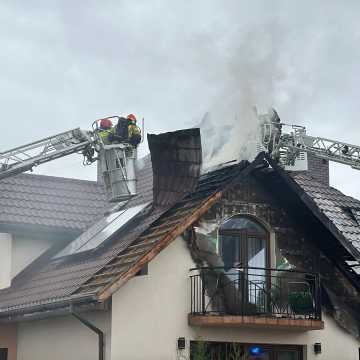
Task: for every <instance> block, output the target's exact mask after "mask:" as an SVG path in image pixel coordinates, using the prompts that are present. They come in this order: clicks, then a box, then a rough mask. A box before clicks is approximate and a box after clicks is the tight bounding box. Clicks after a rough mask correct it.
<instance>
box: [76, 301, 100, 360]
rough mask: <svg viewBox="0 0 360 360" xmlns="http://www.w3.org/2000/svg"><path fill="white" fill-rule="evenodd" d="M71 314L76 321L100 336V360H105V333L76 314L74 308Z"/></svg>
mask: <svg viewBox="0 0 360 360" xmlns="http://www.w3.org/2000/svg"><path fill="white" fill-rule="evenodd" d="M70 313H71V315H72V316H74V317H75V318H76V319H78V320H79V321H80V322H81V323H82V324H83V325H85V326H86V327H88V328H89V329H90V330H91V331H93V332H94V333H96V334H97V335H98V339H99V345H98V347H99V357H98V359H99V360H104V359H105V354H104V333H103V332H102V331H101V330H100V329H99V328H98V327H96V326H95V325H94V324H92V323H91V322H90V321H88V320H86V319H84V318H83V317H82V316H81V315H80V314H78V313H76V312H75V311H74V310H73V309H72V307H71V308H70Z"/></svg>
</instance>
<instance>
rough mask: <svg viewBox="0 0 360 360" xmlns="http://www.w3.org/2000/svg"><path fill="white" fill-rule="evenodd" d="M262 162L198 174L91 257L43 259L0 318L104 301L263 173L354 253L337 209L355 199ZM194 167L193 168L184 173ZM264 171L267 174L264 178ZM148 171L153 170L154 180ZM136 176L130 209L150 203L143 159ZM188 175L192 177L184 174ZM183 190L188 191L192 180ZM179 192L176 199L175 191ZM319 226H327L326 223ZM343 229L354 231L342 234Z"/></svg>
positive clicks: (5, 293)
mask: <svg viewBox="0 0 360 360" xmlns="http://www.w3.org/2000/svg"><path fill="white" fill-rule="evenodd" d="M192 136H194V134H192ZM182 145H184V143H183V144H182ZM189 151H191V150H190V149H189ZM269 161H270V160H269V159H268V158H267V157H266V155H265V154H264V153H261V154H259V155H258V156H257V158H256V159H255V160H254V161H253V162H252V163H248V162H246V161H243V162H241V163H238V164H235V165H230V166H226V167H223V168H220V169H218V170H215V171H212V172H209V173H206V174H204V175H202V176H201V177H200V178H199V181H198V182H197V184H196V186H194V189H193V190H192V191H191V192H190V193H188V194H187V195H185V196H182V197H181V198H177V199H175V200H174V202H173V203H167V204H166V205H157V206H153V207H151V208H150V209H149V211H148V212H146V213H142V214H141V215H140V216H137V217H136V218H135V219H134V220H133V221H132V222H131V224H130V225H129V226H128V227H127V228H126V229H122V230H121V231H120V232H119V233H117V235H116V238H114V239H113V240H112V241H111V242H108V243H106V244H105V245H104V246H103V247H102V248H100V249H98V250H97V251H92V252H90V253H88V254H86V256H78V255H76V256H75V255H71V256H67V257H65V258H62V259H50V258H49V259H47V261H46V262H44V263H43V264H42V265H41V266H38V267H37V268H36V269H35V270H34V271H28V272H25V273H24V275H23V276H22V277H21V278H19V279H16V281H15V282H14V284H13V285H12V287H11V288H9V289H5V290H2V291H0V318H1V317H2V318H4V317H5V318H8V317H9V316H15V317H16V316H17V315H21V314H24V313H35V312H37V311H43V310H44V309H45V310H46V309H51V308H58V307H61V306H64V304H65V305H66V304H69V303H81V302H90V301H93V302H99V301H105V300H106V299H108V298H109V297H110V296H111V295H112V294H113V293H114V292H115V291H116V290H117V289H119V288H120V287H121V286H122V285H123V284H124V283H126V282H127V281H128V280H129V279H130V278H131V277H133V276H134V275H136V274H137V273H138V272H139V270H141V269H142V268H143V266H144V265H146V264H147V263H148V262H149V261H151V260H152V259H153V258H154V257H155V256H156V255H157V254H158V253H159V252H160V251H161V250H162V249H164V248H165V247H166V246H167V245H168V244H169V243H171V242H172V241H173V240H174V239H175V238H176V237H178V236H179V235H181V234H182V233H183V232H184V231H185V230H187V229H188V228H189V227H190V226H191V225H192V224H194V223H195V222H196V221H197V220H198V219H199V218H200V217H201V216H202V215H204V214H205V213H206V212H207V211H208V210H209V209H210V208H211V206H213V205H214V204H216V203H217V202H218V201H219V200H220V199H221V198H222V196H223V194H224V193H225V192H226V191H227V190H228V189H229V188H230V187H231V186H232V185H233V184H235V183H236V182H238V181H239V179H241V178H243V177H246V176H248V175H249V174H255V173H256V174H258V173H261V172H262V171H263V170H264V174H266V175H265V176H266V177H267V176H268V174H271V176H272V177H273V178H276V179H277V180H278V179H285V180H286V181H285V182H284V183H281V184H282V186H286V187H287V188H288V191H289V192H288V193H286V194H285V197H286V196H287V195H288V194H290V192H291V193H292V194H293V195H294V194H295V190H294V189H295V187H296V191H297V192H296V194H297V195H298V198H299V199H300V200H301V201H303V200H304V199H305V200H306V201H305V200H304V201H305V202H306V206H307V207H306V209H307V212H308V213H310V212H312V211H315V210H314V209H316V211H317V212H318V213H319V214H321V216H323V218H322V221H323V224H324V226H330V227H336V229H337V231H338V233H337V234H338V235H340V234H342V236H343V238H344V239H345V241H347V242H348V243H350V242H351V244H350V245H351V247H355V246H357V242H358V241H359V237H358V236H357V235H356V234H358V232H357V230H358V229H360V225H359V224H357V225H356V223H355V220H354V219H351V216H350V215H349V217H348V215H347V210H344V209H347V207H349V206H351V208H354V209H358V208H357V207H358V204H359V203H360V202H359V201H358V200H355V199H352V198H349V197H347V196H345V195H343V194H342V193H340V192H339V191H337V190H335V189H333V188H330V187H328V186H326V185H323V184H320V183H317V182H316V181H314V180H313V179H311V178H309V177H308V176H307V175H304V174H301V175H300V174H292V175H289V174H288V173H286V172H285V171H283V170H282V169H280V168H277V167H276V165H275V164H270V163H269ZM195 163H196V161H195V162H194V163H191V164H189V166H190V167H191V166H193V165H194V164H195ZM269 164H270V166H269ZM266 169H267V170H271V171H268V172H267V173H266V172H265V170H266ZM156 171H157V170H156V169H155V171H154V173H155V174H156V173H157V172H156ZM160 173H161V172H160ZM138 174H139V195H138V196H137V197H135V198H134V199H133V200H131V202H130V205H131V206H133V205H136V204H139V203H144V202H147V201H149V200H150V199H152V191H153V186H152V175H151V174H152V165H151V162H150V160H149V159H146V160H145V161H144V164H143V167H142V168H141V169H140V171H139V173H138ZM189 174H190V176H191V177H192V173H191V171H190V172H189ZM170 178H171V177H170ZM190 183H191V184H193V182H192V180H191V181H190ZM284 184H285V185H284ZM161 188H162V187H161ZM163 189H165V188H163ZM166 189H167V188H166ZM180 190H181V189H180ZM179 193H181V194H184V192H183V189H182V190H181V191H179ZM171 196H173V195H171ZM293 197H294V196H293ZM161 198H162V199H163V197H161ZM294 198H295V197H294ZM150 201H151V200H150ZM305 202H304V203H305ZM309 202H311V204H312V205H311V206H310V205H309V204H310V203H309ZM343 211H344V212H343ZM336 213H339V214H340V219H342V220H341V222H340V221H338V220H336V221H335V214H336ZM324 219H328V223H327V224H326V222H325V221H324ZM331 219H333V220H331ZM333 221H334V223H333ZM350 224H351V227H354V229H352V228H350ZM354 234H355V235H354ZM335 235H336V234H335ZM344 239H342V240H341V241H343V240H344ZM339 241H340V238H339ZM359 259H360V256H359Z"/></svg>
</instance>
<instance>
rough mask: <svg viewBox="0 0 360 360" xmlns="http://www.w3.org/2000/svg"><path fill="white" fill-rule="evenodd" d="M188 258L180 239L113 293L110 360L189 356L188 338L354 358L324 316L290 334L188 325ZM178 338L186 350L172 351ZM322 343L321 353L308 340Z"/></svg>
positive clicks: (351, 344) (350, 345) (314, 358)
mask: <svg viewBox="0 0 360 360" xmlns="http://www.w3.org/2000/svg"><path fill="white" fill-rule="evenodd" d="M193 266H194V264H193V261H192V259H191V257H190V253H189V251H188V249H187V247H186V244H185V242H184V241H183V240H182V239H181V238H178V239H176V240H175V241H174V242H173V243H172V244H171V245H169V246H168V247H167V248H166V249H165V250H163V251H162V252H161V253H160V254H159V255H158V256H157V257H156V258H155V259H154V260H153V261H152V262H151V263H150V264H149V270H148V272H149V274H148V275H145V276H138V277H135V278H133V279H132V280H130V281H129V282H128V283H127V284H126V285H125V286H123V287H122V288H121V289H120V290H119V291H118V292H116V293H115V294H114V295H113V301H112V331H111V336H112V341H111V342H112V351H111V360H122V359H127V360H145V359H146V360H175V359H188V355H189V354H188V351H189V341H190V340H196V339H201V340H213V341H236V342H243V343H257V344H259V343H270V344H271V343H273V344H293V345H307V348H306V353H307V358H306V359H307V360H339V359H341V360H358V356H359V355H358V354H359V350H358V348H359V346H360V343H359V341H357V340H356V339H355V338H353V337H352V336H350V335H348V334H347V333H345V332H344V331H343V330H342V329H340V328H339V327H338V326H337V325H336V324H335V322H334V321H333V320H332V319H331V318H329V317H328V316H324V320H325V330H319V331H309V332H296V331H293V332H289V331H274V330H265V329H264V330H249V329H240V328H222V329H221V328H192V327H189V326H188V323H187V314H188V312H189V309H190V288H189V281H188V277H189V269H190V268H191V267H193ZM179 337H185V338H186V340H187V350H186V351H185V352H183V353H182V354H181V355H185V357H181V356H180V354H178V353H177V350H176V343H177V339H178V338H179ZM316 342H321V343H322V349H323V350H322V354H320V355H315V354H314V353H313V344H314V343H316Z"/></svg>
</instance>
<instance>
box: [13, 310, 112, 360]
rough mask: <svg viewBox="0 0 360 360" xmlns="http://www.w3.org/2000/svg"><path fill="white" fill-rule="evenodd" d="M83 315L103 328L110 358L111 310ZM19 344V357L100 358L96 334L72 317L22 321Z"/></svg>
mask: <svg viewBox="0 0 360 360" xmlns="http://www.w3.org/2000/svg"><path fill="white" fill-rule="evenodd" d="M81 315H82V316H83V317H84V318H86V319H87V320H89V321H91V322H92V323H93V324H94V325H95V326H97V327H98V328H100V329H101V330H102V331H104V333H105V352H106V355H105V359H110V357H111V335H110V332H111V316H110V313H109V312H92V313H88V314H81ZM17 346H18V355H17V360H64V359H69V360H72V359H74V360H98V337H97V335H96V334H95V333H94V332H92V331H91V330H90V329H88V328H87V327H86V326H85V325H83V324H82V323H81V322H80V321H79V320H77V319H75V318H74V317H72V316H62V317H53V318H48V319H45V320H36V321H27V322H23V323H19V324H18V344H17ZM9 360H10V359H9ZM14 360H15V359H14Z"/></svg>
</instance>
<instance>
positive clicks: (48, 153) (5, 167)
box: [0, 116, 144, 202]
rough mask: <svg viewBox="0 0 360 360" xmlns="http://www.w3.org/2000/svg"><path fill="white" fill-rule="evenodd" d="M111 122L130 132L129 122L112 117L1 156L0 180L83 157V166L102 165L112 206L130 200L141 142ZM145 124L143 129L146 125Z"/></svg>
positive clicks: (133, 194) (1, 153)
mask: <svg viewBox="0 0 360 360" xmlns="http://www.w3.org/2000/svg"><path fill="white" fill-rule="evenodd" d="M104 120H105V121H106V122H107V124H109V123H110V129H111V131H110V130H109V129H105V128H104V126H103V127H102V126H101V122H102V121H104ZM112 120H117V122H118V123H117V126H119V124H121V125H122V126H123V127H122V129H124V126H125V129H128V126H129V125H128V120H127V119H126V118H123V117H119V116H110V117H107V118H102V119H98V120H96V121H94V122H93V124H92V131H84V130H81V129H80V128H76V129H73V130H69V131H65V132H62V133H60V134H56V135H53V136H49V137H47V138H44V139H41V140H38V141H35V142H32V143H29V144H26V145H22V146H18V147H16V148H14V149H11V150H7V151H4V152H0V180H1V179H4V178H7V177H9V176H14V175H18V174H21V173H23V172H25V171H29V170H32V169H33V168H34V167H35V166H38V165H40V164H44V163H46V162H49V161H52V160H55V159H59V158H62V157H64V156H67V155H71V154H75V153H80V154H82V155H83V156H84V161H83V165H90V164H92V163H93V162H95V161H98V162H99V170H100V172H101V174H102V177H103V183H104V186H105V189H106V192H107V194H108V200H109V201H110V202H123V201H127V200H129V199H131V198H132V197H133V196H135V195H136V173H135V162H136V159H137V145H138V142H139V141H138V142H137V143H136V144H135V143H134V142H133V141H132V140H133V139H132V140H131V139H130V136H129V134H128V131H126V132H125V133H127V134H128V135H124V133H121V134H120V133H119V134H118V132H117V130H116V129H118V128H117V127H115V126H114V127H113V124H112ZM142 124H143V128H144V121H143V123H142ZM104 132H105V133H108V134H109V135H110V133H111V134H112V135H113V138H114V140H112V141H110V140H109V142H108V141H107V140H106V141H105V142H104V139H103V138H102V135H104ZM115 132H116V134H115ZM139 132H140V130H139ZM101 134H102V135H101ZM142 139H143V138H142ZM138 140H139V139H138Z"/></svg>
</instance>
